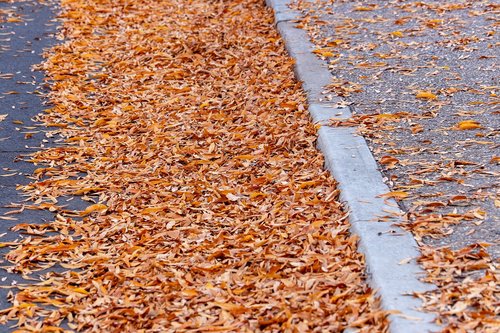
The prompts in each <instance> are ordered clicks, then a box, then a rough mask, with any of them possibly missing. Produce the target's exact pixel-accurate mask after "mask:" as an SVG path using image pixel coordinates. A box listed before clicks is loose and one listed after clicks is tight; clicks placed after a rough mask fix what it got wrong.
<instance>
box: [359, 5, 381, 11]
mask: <svg viewBox="0 0 500 333" xmlns="http://www.w3.org/2000/svg"><path fill="white" fill-rule="evenodd" d="M374 9H377V6H375V5H372V6H370V7H362V6H360V7H355V8H354V11H356V12H369V11H371V10H374Z"/></svg>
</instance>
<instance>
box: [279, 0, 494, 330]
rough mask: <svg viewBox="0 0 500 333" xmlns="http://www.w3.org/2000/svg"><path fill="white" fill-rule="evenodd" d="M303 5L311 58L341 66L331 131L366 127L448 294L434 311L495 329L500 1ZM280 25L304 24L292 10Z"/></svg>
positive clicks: (430, 298)
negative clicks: (345, 114) (499, 20)
mask: <svg viewBox="0 0 500 333" xmlns="http://www.w3.org/2000/svg"><path fill="white" fill-rule="evenodd" d="M285 2H286V1H285ZM280 3H282V1H280ZM292 8H294V9H298V10H300V11H302V18H300V19H299V20H298V23H297V24H296V25H297V26H298V27H300V28H302V29H304V30H306V31H307V32H308V33H309V37H310V38H311V39H312V41H313V42H314V44H315V47H314V49H311V52H313V53H314V54H316V55H317V56H318V57H319V58H321V59H323V60H324V64H325V65H324V66H328V68H329V69H330V70H331V74H332V76H331V81H330V82H329V84H328V86H326V87H325V88H324V89H323V90H324V93H323V96H321V97H320V99H321V103H326V104H328V103H329V101H330V104H331V106H332V109H331V110H332V112H331V115H330V116H329V117H328V118H330V122H329V124H330V126H333V127H336V128H345V127H348V128H352V127H354V126H355V127H357V130H358V133H360V134H363V136H364V137H365V138H366V139H367V141H368V142H369V145H370V148H371V150H372V152H373V154H374V156H375V158H376V159H377V161H378V163H379V166H380V168H381V170H382V171H383V173H384V175H385V181H386V183H387V184H388V185H389V186H390V187H391V192H389V193H387V195H385V196H384V197H386V198H391V197H392V198H395V199H397V200H398V201H399V203H400V207H401V208H402V209H403V210H405V211H406V212H407V219H408V221H407V222H406V223H402V224H401V225H403V226H404V227H405V228H407V229H408V230H411V231H412V232H413V233H414V236H415V238H416V239H417V241H419V243H420V244H421V251H422V253H423V255H422V257H421V258H420V259H419V261H420V263H421V265H422V267H424V268H425V269H426V270H427V274H428V277H427V278H426V280H427V281H429V282H432V283H435V284H437V285H438V287H439V288H438V290H437V291H436V292H434V293H427V294H426V295H425V296H423V299H425V304H426V309H427V310H428V311H436V312H438V313H440V315H441V316H440V317H439V318H438V321H439V322H443V323H445V324H446V325H447V328H446V329H447V330H451V331H454V330H459V329H462V328H466V327H467V329H470V330H475V331H482V330H485V331H490V330H492V329H493V328H492V327H494V326H495V324H494V322H495V319H493V318H495V316H498V313H499V310H500V306H499V304H498V288H497V286H495V282H492V281H491V277H493V276H496V275H497V274H498V264H497V263H496V262H495V261H498V258H499V254H500V251H499V249H500V245H499V237H498V236H499V232H500V225H499V222H500V219H499V214H498V208H499V206H500V202H499V199H498V195H499V193H498V189H499V187H498V185H499V184H498V175H499V168H498V162H499V159H498V156H499V155H500V151H499V145H498V134H499V132H498V130H499V128H500V126H499V124H500V120H499V117H498V114H499V113H498V109H497V104H498V96H497V91H498V76H497V75H495V70H497V64H496V57H497V56H498V41H499V40H498V34H497V32H498V31H497V26H496V25H495V16H497V15H498V4H496V3H495V2H494V1H475V2H470V3H469V2H455V1H426V2H413V1H398V2H392V1H390V2H388V1H372V2H370V3H369V4H366V2H364V1H348V2H346V1H340V2H330V1H296V2H294V5H293V6H292ZM280 17H281V18H282V19H283V20H293V19H294V17H293V15H291V14H290V13H287V11H286V10H283V12H282V13H281V14H280V15H278V16H277V19H278V21H279V19H280ZM321 81H324V80H321ZM337 96H341V97H343V98H344V101H339V100H338V97H337ZM345 105H349V107H350V109H351V111H353V116H352V117H351V118H350V119H347V120H346V119H345V118H342V117H341V116H340V114H341V113H342V112H337V113H338V114H335V113H336V111H335V110H341V109H342V107H344V106H345ZM322 123H325V121H324V120H323V121H322ZM332 150H333V151H334V148H332ZM436 247H437V248H436ZM493 281H496V279H495V278H493ZM472 290H476V291H480V294H481V301H479V299H477V297H475V296H472V295H471V293H472Z"/></svg>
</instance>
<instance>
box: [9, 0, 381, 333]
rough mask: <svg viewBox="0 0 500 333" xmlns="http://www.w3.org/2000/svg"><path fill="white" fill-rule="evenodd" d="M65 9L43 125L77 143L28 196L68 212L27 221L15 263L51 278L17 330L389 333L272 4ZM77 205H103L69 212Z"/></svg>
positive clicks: (74, 4) (25, 303)
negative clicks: (69, 202) (353, 330)
mask: <svg viewBox="0 0 500 333" xmlns="http://www.w3.org/2000/svg"><path fill="white" fill-rule="evenodd" d="M61 5H62V14H61V16H60V17H61V20H62V22H63V30H62V33H63V37H64V38H65V41H64V43H62V44H60V45H58V46H56V47H54V48H53V49H51V50H50V51H49V52H48V54H47V61H46V62H45V63H44V64H43V66H42V67H43V69H44V70H45V71H46V72H47V77H48V79H49V80H50V82H51V85H50V87H51V92H50V94H49V95H48V98H49V99H50V101H51V103H52V107H51V108H50V109H48V110H46V112H45V114H43V115H41V116H40V117H39V119H40V120H41V121H42V122H43V123H44V124H45V125H46V126H48V127H50V128H53V129H55V130H56V131H57V133H58V134H59V135H60V136H61V137H62V138H63V139H64V140H63V141H64V142H63V143H61V144H59V145H57V146H55V147H52V148H48V149H46V150H43V151H39V152H37V153H35V154H34V155H33V156H32V158H31V160H32V162H34V163H37V164H39V165H40V168H39V169H37V170H36V172H35V176H36V177H37V181H34V182H33V183H31V184H30V185H28V186H26V187H24V188H23V190H24V191H25V192H26V193H27V194H29V195H30V196H31V198H32V200H33V202H34V205H33V207H30V208H39V209H48V210H51V211H54V212H55V213H56V214H57V216H56V218H55V220H54V221H52V222H50V223H46V224H22V225H19V226H18V227H17V228H16V230H18V231H20V232H22V233H23V234H24V235H25V236H26V237H24V238H23V239H21V240H20V241H19V242H17V243H16V244H14V245H13V249H12V250H11V252H10V253H9V254H8V256H7V258H8V260H9V261H10V262H11V263H12V264H13V266H12V267H11V270H12V271H14V272H19V273H22V274H30V273H32V272H37V271H40V270H44V271H43V272H42V281H41V282H40V283H35V282H34V283H33V284H30V285H21V286H18V288H19V291H18V292H16V293H15V294H14V295H13V299H12V302H13V304H12V307H11V308H9V309H6V310H3V311H2V312H1V313H2V321H3V322H6V321H7V320H17V321H18V325H19V326H20V327H22V328H23V329H28V330H29V329H32V330H44V329H45V330H46V331H57V330H58V329H59V328H57V327H59V326H60V325H61V324H62V323H64V324H65V325H67V327H69V328H71V329H73V330H91V331H111V330H113V331H119V330H124V331H148V332H153V331H159V332H166V331H176V332H182V331H189V332H196V331H237V332H259V331H275V332H276V331H282V332H305V331H317V332H326V331H328V332H340V331H342V330H343V329H345V328H347V327H358V328H360V329H361V331H365V332H374V331H377V332H382V331H385V330H386V328H387V325H386V319H385V313H384V312H382V311H380V310H379V307H378V301H377V300H376V298H375V297H374V294H373V292H372V291H371V290H370V289H369V288H368V287H367V285H366V283H365V281H364V279H365V276H364V263H363V258H362V256H361V255H360V254H358V253H357V252H356V238H355V237H353V236H351V235H350V234H349V232H348V223H347V215H346V213H345V212H344V211H343V210H342V207H341V205H340V204H339V202H338V201H336V200H337V196H338V190H337V189H336V187H335V183H334V181H333V180H332V179H331V178H330V177H329V175H328V174H327V173H326V172H324V171H323V170H322V166H323V160H322V158H321V157H320V155H319V154H318V152H317V151H316V150H315V148H314V140H315V129H314V126H313V125H312V124H311V123H310V122H309V120H308V116H307V112H306V111H305V105H304V103H305V98H304V94H303V92H302V91H301V89H300V86H299V84H298V83H297V82H296V81H295V80H294V78H293V74H292V66H293V62H292V60H291V59H289V58H288V57H287V56H286V55H285V51H284V48H283V44H282V41H281V40H280V38H279V37H278V35H277V33H276V32H275V30H274V28H273V17H272V13H271V12H270V10H268V9H266V8H265V6H264V4H263V1H258V0H250V1H249V0H238V1H204V0H192V1H178V0H175V1H174V0H142V1H115V0H85V1H83V0H81V1H79V0H62V1H61ZM71 196H79V197H81V198H82V199H83V200H86V201H89V205H88V207H87V208H86V209H85V210H83V211H69V210H67V209H66V208H64V205H63V204H64V202H62V201H63V200H62V198H65V197H71ZM58 267H59V268H61V267H62V268H63V269H64V272H62V273H57V272H54V271H51V268H54V269H55V268H58ZM47 271H48V273H47ZM55 271H57V270H55Z"/></svg>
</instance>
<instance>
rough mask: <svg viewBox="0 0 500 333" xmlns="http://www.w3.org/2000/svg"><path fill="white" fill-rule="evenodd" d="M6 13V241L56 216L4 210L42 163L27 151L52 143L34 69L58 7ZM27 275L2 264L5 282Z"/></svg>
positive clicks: (1, 77)
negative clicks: (42, 119) (22, 227)
mask: <svg viewBox="0 0 500 333" xmlns="http://www.w3.org/2000/svg"><path fill="white" fill-rule="evenodd" d="M0 13H7V14H5V15H0V115H4V116H5V115H6V116H5V119H3V121H1V122H0V193H1V194H0V235H1V236H0V242H2V243H3V242H9V241H13V240H15V239H17V238H18V237H22V235H20V234H19V233H17V232H13V231H11V230H10V228H11V227H13V226H15V225H16V224H18V223H42V222H44V221H47V220H50V219H52V218H53V214H52V213H50V212H48V211H41V210H25V211H24V212H23V213H20V214H12V215H4V214H5V213H6V212H10V211H15V210H18V209H19V208H13V207H9V205H11V203H22V202H23V201H24V200H25V199H26V198H24V197H23V196H22V195H21V194H20V192H19V191H17V190H16V186H17V185H23V184H27V183H29V181H30V179H28V178H27V176H30V175H31V174H32V173H33V171H34V169H35V168H37V166H34V165H33V164H31V163H28V162H26V161H25V160H26V159H27V158H29V157H28V156H27V155H28V154H29V153H30V152H32V151H34V150H35V149H36V148H37V147H41V146H43V145H45V146H46V145H47V144H50V143H49V142H48V141H47V139H46V137H45V131H44V130H42V129H41V128H37V127H36V126H35V125H36V124H35V122H34V121H33V120H32V118H33V117H34V116H35V115H36V114H38V113H40V112H42V111H43V110H44V109H45V108H47V106H45V105H44V104H43V101H42V99H41V97H40V95H39V93H38V92H39V91H41V90H42V89H43V73H41V72H37V71H32V66H33V65H35V64H39V63H40V62H41V61H42V57H41V54H42V52H43V49H44V48H46V47H49V46H50V45H51V44H53V43H54V41H55V38H54V34H55V33H56V24H55V23H54V22H52V19H53V18H54V15H55V14H54V9H53V8H51V7H50V6H48V5H47V4H42V3H41V2H39V1H24V2H14V3H9V2H2V1H0ZM9 18H11V19H9ZM12 18H15V19H12ZM10 21H14V22H10ZM15 21H18V22H15ZM2 118H4V117H2ZM7 252H8V247H3V248H1V249H0V266H8V265H9V264H8V262H6V260H5V257H4V256H5V254H6V253H7ZM23 281H24V280H23V279H22V277H21V276H19V275H18V274H16V273H15V272H7V271H5V270H0V285H2V286H9V285H13V284H16V283H17V284H20V283H23ZM8 293H9V289H6V288H0V309H5V308H8V307H9V306H10V303H9V302H8V297H7V295H8ZM10 324H12V323H6V324H3V325H2V324H0V332H8V331H11V328H10V327H9V326H10Z"/></svg>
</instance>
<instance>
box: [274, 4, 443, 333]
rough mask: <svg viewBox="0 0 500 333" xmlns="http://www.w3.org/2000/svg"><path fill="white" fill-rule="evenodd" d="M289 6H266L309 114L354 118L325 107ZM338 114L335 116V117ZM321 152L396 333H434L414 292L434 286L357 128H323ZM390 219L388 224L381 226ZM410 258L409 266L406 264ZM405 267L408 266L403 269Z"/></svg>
mask: <svg viewBox="0 0 500 333" xmlns="http://www.w3.org/2000/svg"><path fill="white" fill-rule="evenodd" d="M290 2H291V1H290V0H266V4H267V5H268V6H269V7H271V8H272V9H273V10H274V15H275V24H276V28H277V30H278V32H279V33H280V35H281V36H282V38H283V40H284V41H285V47H286V49H287V51H288V53H289V55H290V56H291V57H292V58H294V59H295V61H296V63H295V76H296V77H297V79H298V80H299V81H301V82H302V86H303V89H304V90H305V91H306V93H307V100H308V103H309V112H310V115H311V117H312V119H313V121H314V122H316V123H318V122H324V121H327V120H328V119H330V118H332V117H336V118H338V117H339V115H340V117H343V118H349V117H350V116H351V112H350V110H349V108H348V107H343V108H334V109H332V105H334V104H335V103H336V102H338V101H340V100H341V99H340V98H339V97H335V98H334V101H331V102H328V103H326V102H323V101H321V96H322V95H321V92H322V90H323V87H324V86H326V85H327V84H328V83H330V80H331V73H330V71H329V70H328V68H326V66H325V65H324V63H323V61H321V60H320V59H318V58H317V57H316V56H315V55H314V54H313V53H311V51H312V50H313V49H314V45H313V44H312V43H311V42H310V41H309V37H308V36H307V33H306V32H305V31H304V30H302V29H298V28H296V27H295V25H294V24H293V23H292V22H291V21H293V20H294V19H296V18H297V17H298V13H297V12H295V11H293V10H292V9H290V8H289V7H288V4H289V3H290ZM332 110H334V112H332ZM317 148H318V149H319V150H320V151H321V152H322V153H323V155H324V157H325V168H326V169H327V170H328V171H330V173H331V174H332V175H333V177H334V178H335V179H336V181H337V182H338V184H339V188H340V190H341V195H340V198H341V200H342V201H344V202H345V203H347V206H348V207H349V210H350V214H349V220H350V223H351V232H352V233H353V234H356V235H358V236H359V238H360V241H359V245H358V246H359V250H360V252H361V253H363V254H364V256H365V261H366V266H367V268H366V269H367V276H368V279H369V283H370V285H371V287H372V288H373V289H375V290H377V293H378V295H379V296H380V298H381V303H382V308H383V309H384V310H389V311H391V310H396V311H399V312H400V313H399V314H390V315H389V320H390V324H389V331H390V332H392V333H420V332H433V331H437V330H439V329H440V327H439V326H438V325H436V324H434V323H433V321H434V319H435V315H434V314H431V313H425V312H421V311H419V310H418V309H419V307H421V305H422V302H421V300H420V299H418V298H416V297H414V296H412V295H411V294H412V293H413V292H422V291H427V290H432V289H434V288H435V286H433V285H430V284H427V283H423V282H421V281H420V280H419V279H418V275H420V276H424V275H425V272H424V271H423V270H422V269H421V268H420V266H419V265H418V264H417V263H416V258H418V257H419V255H420V252H419V250H418V246H417V243H416V241H415V239H414V238H413V235H411V233H409V232H407V231H404V230H402V229H401V228H399V227H395V226H394V225H393V224H394V223H397V222H401V221H402V219H401V217H399V218H397V216H402V214H403V212H401V210H400V209H399V207H398V205H397V203H396V202H395V201H394V200H392V199H391V200H384V199H382V198H380V197H379V196H380V195H381V194H384V193H387V192H389V188H388V187H387V185H386V184H385V183H384V182H383V177H382V174H381V173H380V171H379V169H378V166H377V164H376V162H375V159H374V157H373V155H372V153H371V152H370V150H369V148H368V145H367V143H366V141H365V139H364V138H363V137H361V136H358V135H356V134H355V130H354V129H353V128H333V127H329V126H322V127H321V128H320V129H319V131H318V140H317ZM388 212H390V213H389V215H391V219H390V220H389V221H388V222H376V221H377V220H379V218H381V217H387V215H388ZM409 258H411V260H410V262H408V263H406V261H407V260H408V259H409ZM402 262H405V263H404V264H400V263H402Z"/></svg>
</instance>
